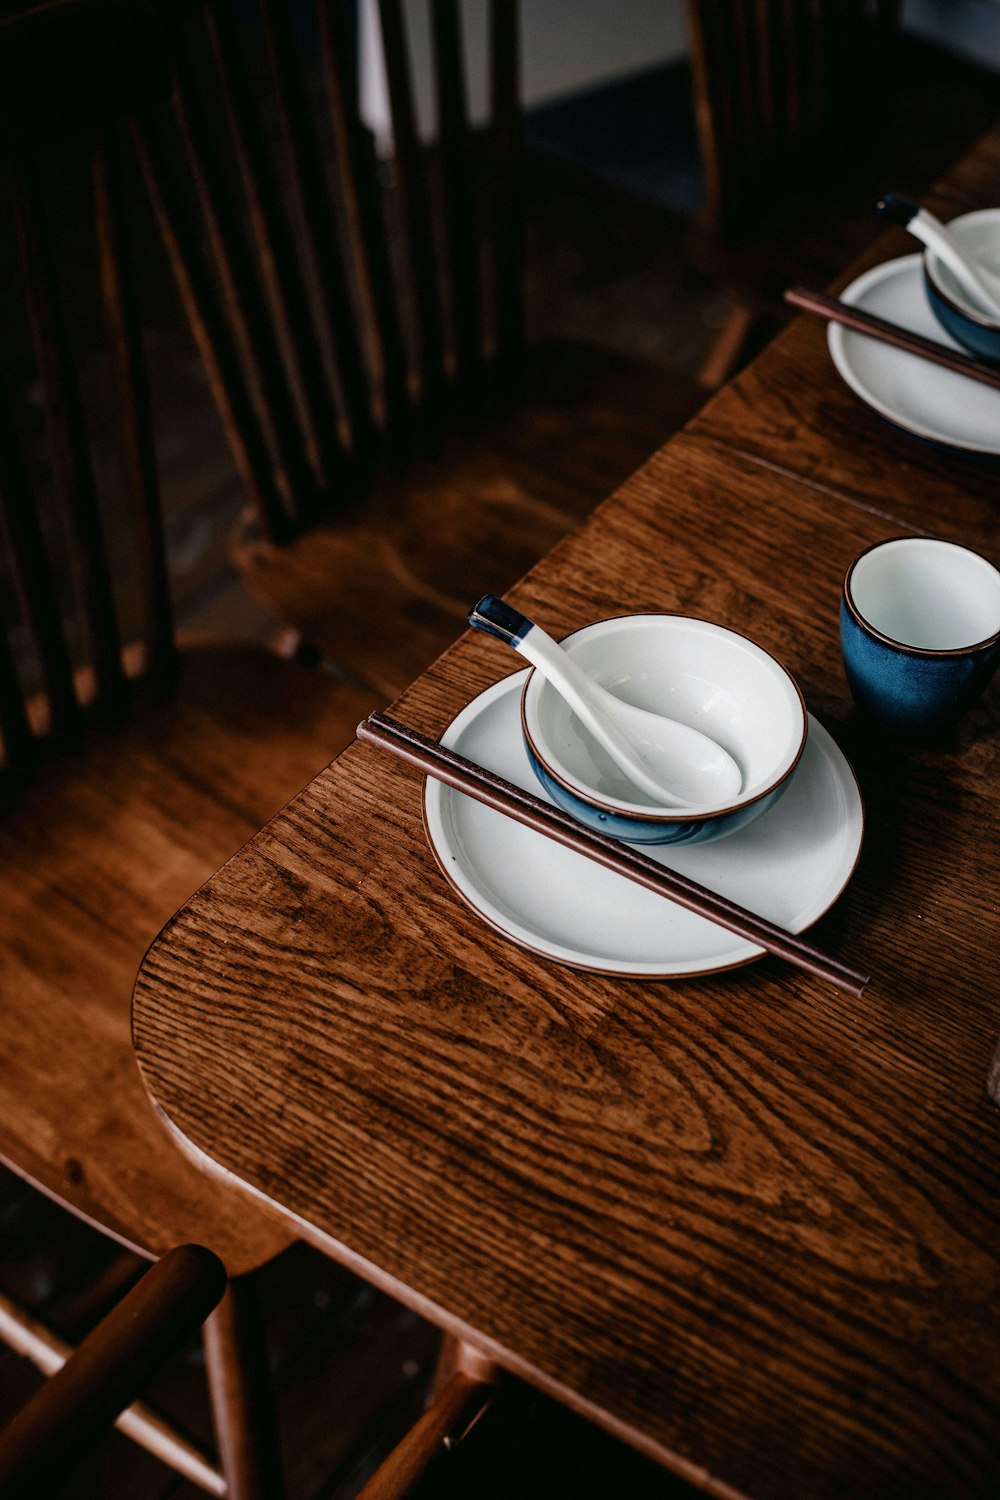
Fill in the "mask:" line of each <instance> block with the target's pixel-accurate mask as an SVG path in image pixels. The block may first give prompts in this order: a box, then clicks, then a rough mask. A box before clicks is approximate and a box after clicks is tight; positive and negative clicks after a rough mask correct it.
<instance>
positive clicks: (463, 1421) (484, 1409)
mask: <svg viewBox="0 0 1000 1500" xmlns="http://www.w3.org/2000/svg"><path fill="white" fill-rule="evenodd" d="M698 1493H700V1491H696V1490H695V1489H693V1488H692V1486H691V1485H689V1484H688V1483H687V1482H686V1481H684V1480H683V1479H681V1478H679V1477H677V1476H676V1475H673V1474H670V1473H668V1472H667V1471H666V1470H664V1469H662V1468H661V1467H660V1466H659V1465H658V1464H655V1463H653V1462H652V1460H650V1459H647V1458H644V1457H642V1456H641V1455H640V1454H638V1453H636V1452H635V1451H634V1450H632V1449H630V1448H628V1447H627V1446H626V1445H625V1444H624V1443H622V1442H620V1441H619V1440H618V1439H616V1438H613V1437H611V1436H610V1434H608V1433H606V1432H602V1431H600V1430H599V1429H597V1428H596V1427H595V1426H593V1425H592V1424H591V1423H590V1422H587V1421H586V1420H585V1419H584V1418H583V1417H580V1416H578V1415H576V1414H575V1413H573V1412H571V1411H569V1410H567V1409H566V1408H565V1407H562V1406H560V1405H558V1404H557V1403H556V1402H554V1401H552V1400H550V1399H548V1398H546V1397H543V1396H541V1395H540V1394H539V1393H537V1392H535V1391H532V1390H531V1389H530V1388H529V1387H527V1386H525V1385H522V1384H521V1383H520V1382H517V1381H514V1380H510V1379H508V1378H506V1377H504V1376H503V1375H502V1373H501V1372H499V1371H498V1370H496V1369H493V1368H491V1367H490V1366H489V1365H488V1363H486V1362H484V1361H482V1360H477V1359H476V1358H475V1357H474V1356H473V1355H472V1353H471V1351H467V1357H466V1361H465V1364H464V1367H463V1366H461V1365H460V1367H459V1368H458V1369H456V1370H455V1371H454V1372H453V1373H452V1375H451V1376H450V1378H449V1379H448V1380H447V1381H446V1382H445V1383H444V1384H443V1385H442V1386H441V1388H440V1390H439V1391H438V1393H437V1395H436V1397H435V1399H434V1400H433V1401H432V1402H431V1404H430V1405H429V1406H428V1408H427V1410H426V1412H425V1413H424V1415H423V1416H422V1418H421V1419H420V1420H419V1421H418V1422H417V1423H415V1425H414V1426H413V1427H412V1428H411V1429H410V1431H409V1432H408V1433H407V1434H406V1435H405V1437H404V1438H403V1439H402V1440H401V1441H400V1442H399V1443H398V1444H397V1446H396V1448H395V1449H394V1450H393V1451H392V1453H390V1455H389V1456H388V1458H386V1459H385V1460H384V1462H383V1463H382V1464H380V1465H379V1467H378V1469H377V1470H376V1471H375V1473H374V1474H372V1475H371V1477H370V1478H369V1479H368V1480H367V1481H366V1483H365V1484H364V1485H363V1486H362V1488H361V1489H360V1490H359V1491H358V1494H357V1497H356V1500H468V1497H471V1496H474V1497H475V1500H509V1497H511V1496H514V1495H516V1496H517V1497H518V1500H549V1497H551V1496H553V1495H609V1496H610V1495H615V1496H617V1495H622V1496H628V1497H629V1500H695V1497H696V1494H698Z"/></svg>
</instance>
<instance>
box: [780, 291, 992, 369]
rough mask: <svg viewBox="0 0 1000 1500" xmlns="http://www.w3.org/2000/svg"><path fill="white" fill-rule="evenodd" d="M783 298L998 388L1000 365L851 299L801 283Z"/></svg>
mask: <svg viewBox="0 0 1000 1500" xmlns="http://www.w3.org/2000/svg"><path fill="white" fill-rule="evenodd" d="M785 301H786V302H788V303H790V304H791V306H792V307H797V308H799V309H800V310H801V311H802V312H808V313H815V314H816V315H817V317H820V318H827V319H828V320H829V321H830V322H831V323H842V324H843V326H844V327H845V328H850V329H852V330H853V331H854V332H855V333H865V334H867V335H868V336H869V338H873V339H878V340H879V341H880V342H881V343H883V344H891V345H892V346H893V347H894V348H896V349H903V350H905V352H906V353H907V354H916V355H919V356H920V358H921V359H929V360H931V361H932V362H933V363H934V364H936V365H942V366H943V367H944V368H945V369H946V370H954V371H955V373H956V374H958V375H967V376H968V377H969V379H970V380H978V381H980V382H981V383H982V384H983V385H990V386H992V387H993V389H994V390H997V391H1000V369H996V368H994V367H993V366H992V365H988V364H985V363H984V362H983V361H982V360H979V359H973V358H972V356H971V355H970V354H959V353H958V351H957V350H956V349H946V348H945V346H944V344H939V343H938V342H937V340H936V339H927V338H924V336H923V334H920V333H911V332H910V330H909V329H908V328H900V326H899V324H898V323H890V322H889V321H888V319H887V318H880V317H878V316H877V315H876V314H875V313H870V312H863V311H862V310H861V308H860V307H852V306H851V305H850V303H848V302H840V301H838V299H837V298H836V297H828V296H826V294H825V293H824V292H811V291H809V290H808V289H807V288H806V287H803V286H793V287H789V289H788V291H787V292H786V293H785Z"/></svg>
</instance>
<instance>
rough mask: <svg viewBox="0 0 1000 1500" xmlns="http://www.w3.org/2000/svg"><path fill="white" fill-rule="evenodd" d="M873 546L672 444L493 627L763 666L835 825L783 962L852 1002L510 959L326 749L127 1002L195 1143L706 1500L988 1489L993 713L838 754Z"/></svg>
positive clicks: (429, 706) (998, 1448)
mask: <svg viewBox="0 0 1000 1500" xmlns="http://www.w3.org/2000/svg"><path fill="white" fill-rule="evenodd" d="M750 517H752V518H753V520H752V524H750V523H749V519H748V518H750ZM895 530H896V524H895V521H894V520H890V519H887V518H885V517H883V516H879V515H877V514H874V513H873V512H872V511H871V510H869V509H866V508H864V507H861V506H858V505H855V504H842V505H840V506H839V507H838V506H832V505H831V504H830V503H829V500H828V498H827V497H826V496H825V495H824V494H822V493H820V492H819V491H817V490H816V489H815V488H814V487H812V486H810V485H808V484H805V483H803V482H801V481H799V480H797V479H794V478H792V477H789V476H783V475H779V474H777V473H775V472H774V471H773V470H771V469H769V468H765V467H763V466H762V465H760V464H759V463H756V462H755V461H753V460H752V459H747V458H744V457H742V456H740V455H738V454H725V453H724V452H722V451H720V450H719V449H718V448H717V447H716V446H715V445H714V444H711V443H708V442H706V441H704V440H702V439H699V438H697V437H691V436H682V437H679V438H677V439H675V440H674V441H672V442H671V443H670V444H669V445H668V446H667V447H666V448H665V449H664V450H662V451H661V452H660V453H659V454H657V455H656V456H655V458H654V459H653V460H652V461H651V462H650V463H649V464H648V465H647V466H646V467H645V468H644V469H643V470H641V471H640V472H639V473H637V474H636V475H635V476H634V477H633V478H632V479H631V480H630V481H629V482H628V483H627V484H626V486H625V487H624V489H623V490H622V491H621V492H620V493H619V494H618V495H617V496H616V497H613V498H612V499H611V500H610V501H608V502H607V503H606V504H605V505H604V506H603V507H602V508H601V509H600V510H599V511H598V512H597V514H596V515H595V517H594V518H593V519H592V520H591V521H590V522H589V523H588V524H586V525H585V526H583V527H582V528H580V529H579V530H578V531H577V532H576V533H574V534H573V535H572V537H570V538H568V539H567V540H566V541H565V542H563V543H562V544H561V545H560V546H559V547H557V548H556V549H555V550H554V552H553V553H552V554H550V556H549V557H548V559H547V560H546V561H545V562H544V563H542V564H540V565H539V567H538V568H536V569H535V570H534V571H533V573H531V574H529V575H528V577H527V578H526V580H525V581H524V583H523V585H522V586H521V587H520V588H519V589H517V590H516V591H515V593H514V594H513V596H512V597H513V600H514V602H515V603H516V604H517V605H518V607H520V608H522V609H525V610H526V611H527V612H528V613H532V612H534V613H535V615H536V616H537V618H539V619H541V620H543V621H544V622H545V623H546V624H547V625H548V626H550V627H551V628H552V629H553V630H554V631H555V632H556V633H557V634H559V633H561V632H563V631H565V630H569V629H572V628H574V627H575V626H578V625H581V624H583V623H584V622H585V621H587V620H589V619H593V618H595V617H598V616H600V615H602V614H609V613H615V612H623V611H632V610H636V611H640V610H657V609H667V610H684V611H691V612H694V613H698V614H701V615H705V616H707V617H709V618H712V619H715V620H719V621H721V622H722V623H724V624H730V625H734V626H737V627H739V628H740V629H742V630H744V631H746V632H748V633H749V634H751V635H752V636H754V637H755V638H757V639H758V640H760V641H761V643H762V644H763V645H765V646H766V647H768V648H769V649H770V650H772V651H774V652H775V653H776V654H777V655H779V656H780V657H781V658H782V659H783V660H784V661H785V662H786V663H787V665H788V666H789V667H790V668H791V670H792V671H793V672H794V673H795V675H796V676H797V678H798V680H799V682H800V684H801V686H802V688H803V691H804V693H805V696H806V700H807V702H808V703H809V705H810V707H811V709H812V710H813V712H814V713H816V714H817V715H818V716H819V718H820V719H821V720H823V721H824V722H825V723H826V724H827V726H828V727H829V728H830V729H831V730H832V731H833V733H834V735H835V737H836V738H837V739H838V740H839V741H840V742H841V744H842V745H843V746H844V748H845V749H846V751H847V753H848V755H849V757H850V758H851V759H852V761H853V763H854V765H855V768H856V770H857V772H858V774H859V779H860V781H861V785H862V790H863V793H864V796H865V799H866V803H867V808H868V832H867V838H866V844H865V849H864V853H863V856H862V859H861V862H860V865H859V868H858V870H857V872H856V875H855V877H854V879H853V880H852V882H851V884H850V886H849V887H848V890H847V892H846V894H845V895H844V897H843V898H842V899H841V901H840V902H839V903H838V905H837V906H836V907H835V908H834V910H833V912H832V913H831V914H830V915H829V916H828V917H827V918H826V919H824V921H823V923H822V924H820V928H818V929H817V933H822V936H823V940H824V942H825V944H826V945H827V946H828V947H829V948H831V949H832V950H833V951H838V952H839V953H840V955H841V956H842V957H844V958H845V959H849V960H851V961H857V962H861V963H864V962H870V963H871V965H872V966H873V967H874V968H875V970H876V976H875V978H874V980H873V982H872V984H871V986H870V987H869V989H868V990H867V991H866V992H865V995H864V996H863V997H862V999H861V1000H860V1001H845V1000H844V999H843V998H842V997H839V996H836V995H834V994H833V993H832V992H831V991H829V990H826V989H824V987H823V986H821V985H820V984H819V983H818V982H816V981H813V980H811V979H809V978H807V977H804V976H801V975H793V974H791V973H790V972H789V971H787V970H785V969H783V968H781V966H779V965H778V964H776V963H774V962H773V961H770V960H765V961H762V962H761V963H759V964H757V965H755V966H753V967H752V968H751V969H749V970H745V971H743V972H736V973H732V974H724V975H719V976H717V977H714V978H706V979H700V980H697V981H694V982H687V983H676V984H663V983H648V982H632V981H618V980H610V979H603V978H600V977H596V976H593V975H583V974H578V973H574V972H573V971H571V970H569V969H565V968H560V967H558V966H555V965H553V964H551V963H549V962H547V961H545V960H543V959H540V958H537V957H534V956H532V955H531V954H528V953H526V952H522V951H521V950H519V949H517V948H515V947H514V946H513V945H511V944H510V943H508V942H505V941H504V940H503V939H501V938H499V937H497V936H495V935H493V934H491V933H490V932H489V931H487V930H486V929H485V928H484V927H483V926H482V924H481V923H480V922H479V920H478V919H477V918H476V917H475V916H474V914H473V913H472V912H470V911H468V910H466V908H465V907H464V906H462V905H460V904H459V903H458V901H457V900H456V898H455V897H454V896H453V894H452V892H451V890H450V889H449V887H448V886H447V885H446V884H445V882H444V881H443V880H442V878H441V877H440V875H439V874H438V872H437V870H436V867H435V864H434V861H433V858H432V856H431V853H430V851H429V849H428V848H427V845H426V841H425V839H424V835H423V830H422V824H421V816H420V787H419V784H418V783H417V781H416V780H415V779H413V778H411V777H410V776H409V775H407V774H405V773H404V774H401V773H400V772H398V771H397V770H396V769H395V768H394V767H393V766H387V765H386V764H384V762H383V759H382V758H381V757H379V756H377V755H376V754H375V753H374V752H372V751H371V750H369V749H366V748H363V747H361V746H358V745H355V746H354V747H352V748H351V749H350V750H349V751H347V752H346V753H345V755H344V756H342V757H341V758H340V759H339V760H338V761H337V762H335V763H334V764H333V765H332V766H330V767H329V768H328V769H327V770H326V771H325V772H324V773H323V774H322V775H320V776H319V777H318V778H317V779H316V780H315V781H313V782H312V783H311V785H310V786H309V787H308V788H307V789H306V790H305V791H304V792H303V793H302V794H301V795H300V796H299V797H298V798H296V799H295V800H294V801H293V802H292V803H291V804H290V805H289V807H288V808H286V810H285V811H284V812H283V813H282V814H281V815H279V817H278V818H277V819H276V820H274V821H273V822H272V823H271V824H270V825H269V826H268V827H267V828H266V829H265V830H264V831H263V832H262V833H261V834H260V835H259V836H258V837H257V838H256V839H255V840H253V841H252V842H251V844H249V845H248V846H247V847H246V848H245V849H244V850H243V851H242V852H241V853H240V854H239V855H238V856H237V857H236V858H235V859H234V860H232V861H231V862H230V863H229V864H228V865H227V866H225V867H224V868H223V869H222V871H221V872H220V873H219V874H218V875H217V876H216V877H215V878H214V879H213V880H212V881H211V882H209V884H208V885H207V886H206V887H204V888H203V890H202V891H201V892H200V893H199V894H198V896H196V897H195V898H194V900H193V901H192V902H191V903H189V904H188V906H186V907H185V908H184V909H183V910H182V912H181V913H180V914H179V915H178V916H177V917H176V919H175V920H174V922H173V923H172V924H171V925H170V926H169V927H168V928H167V930H166V932H165V934H164V936H163V937H162V938H161V939H160V941H159V942H158V944H157V945H156V946H155V947H154V948H153V950H152V952H151V954H150V955H149V957H148V959H147V961H146V964H145V965H144V967H143V970H142V972H141V974H140V976H139V980H138V985H137V989H136V996H135V1015H134V1022H135V1039H136V1044H137V1048H138V1053H139V1058H140V1063H141V1066H142V1068H143V1071H144V1073H145V1076H146V1080H147V1083H148V1085H149V1087H150V1088H151V1090H152V1093H153V1095H154V1097H155V1098H156V1099H157V1100H158V1101H159V1102H160V1104H161V1105H162V1107H163V1108H164V1109H165V1110H166V1112H167V1113H168V1115H169V1116H170V1117H171V1119H172V1120H173V1121H174V1123H175V1125H176V1126H177V1127H178V1129H179V1130H180V1131H182V1132H183V1134H184V1135H185V1136H186V1137H188V1139H189V1140H190V1141H192V1142H193V1143H194V1145H195V1146H196V1147H198V1148H200V1149H202V1150H204V1151H206V1152H208V1153H209V1154H210V1155H211V1156H212V1157H214V1158H215V1160H216V1161H217V1162H219V1163H220V1164H221V1165H222V1166H223V1167H224V1168H225V1169H226V1170H227V1171H230V1172H235V1173H236V1174H237V1175H238V1176H239V1177H240V1178H242V1179H243V1180H244V1181H246V1182H248V1183H250V1184H251V1185H252V1186H253V1187H255V1188H256V1189H257V1190H258V1191H260V1192H263V1193H264V1194H266V1195H267V1196H269V1197H272V1198H274V1199H276V1200H278V1201H279V1202H281V1203H282V1204H283V1205H284V1206H285V1207H286V1208H288V1209H290V1210H291V1211H292V1212H293V1213H294V1214H296V1215H299V1216H301V1218H302V1219H303V1220H304V1221H306V1222H307V1223H308V1225H309V1226H311V1227H310V1233H311V1234H312V1235H313V1237H314V1238H315V1239H316V1240H317V1242H319V1243H321V1244H323V1245H324V1246H325V1247H326V1248H328V1249H330V1250H331V1251H332V1252H333V1253H339V1254H341V1255H342V1256H343V1257H345V1258H347V1259H349V1260H350V1262H351V1263H352V1264H355V1265H357V1266H360V1267H361V1268H363V1269H365V1270H366V1272H367V1274H369V1275H370V1276H372V1278H373V1279H375V1280H377V1281H382V1282H384V1283H385V1284H387V1285H393V1286H396V1287H397V1288H398V1287H403V1288H406V1289H408V1290H407V1291H406V1292H405V1294H404V1295H407V1296H408V1297H409V1298H410V1300H412V1301H413V1302H414V1303H415V1304H416V1305H419V1306H420V1307H422V1308H423V1309H424V1310H430V1311H432V1312H434V1313H435V1314H436V1316H438V1318H439V1320H440V1321H442V1322H443V1323H445V1324H446V1325H447V1326H451V1327H456V1328H460V1329H462V1330H464V1331H466V1332H468V1333H469V1334H470V1335H471V1336H472V1338H473V1341H478V1342H479V1344H480V1345H481V1346H482V1347H484V1348H486V1349H488V1350H491V1351H493V1352H495V1353H497V1354H498V1355H499V1356H500V1358H501V1360H502V1361H503V1362H504V1363H505V1364H507V1365H508V1366H509V1367H510V1368H513V1369H515V1370H517V1371H520V1372H521V1373H524V1374H528V1375H529V1376H531V1377H532V1378H533V1379H535V1380H536V1381H537V1382H538V1383H540V1384H541V1385H543V1386H545V1387H546V1388H548V1389H550V1390H552V1391H553V1392H555V1393H556V1394H561V1395H562V1396H563V1397H564V1398H565V1399H567V1400H570V1401H572V1402H573V1403H574V1404H576V1405H578V1406H579V1407H581V1408H582V1409H584V1410H586V1411H589V1412H590V1413H592V1414H594V1415H596V1416H598V1417H599V1418H600V1420H602V1421H604V1422H605V1424H606V1425H608V1426H610V1427H612V1428H613V1429H615V1430H617V1431H620V1432H623V1433H625V1434H626V1435H628V1436H629V1437H630V1438H631V1439H632V1440H633V1441H634V1442H636V1443H637V1445H639V1446H640V1447H642V1448H644V1449H645V1450H646V1451H648V1452H651V1453H653V1454H654V1455H656V1456H657V1457H659V1458H660V1459H661V1460H662V1461H664V1462H665V1463H667V1464H669V1465H671V1466H672V1467H674V1468H676V1469H678V1470H679V1471H680V1472H682V1473H685V1474H686V1475H687V1476H688V1477H690V1478H694V1479H696V1480H697V1481H698V1482H700V1483H702V1484H703V1485H704V1486H705V1488H706V1489H707V1490H708V1491H709V1492H710V1493H715V1494H720V1495H722V1494H733V1493H737V1494H746V1495H767V1496H776V1497H784V1496H789V1497H791V1496H793V1495H794V1496H801V1495H804V1494H808V1495H810V1496H817V1497H818V1496H826V1495H831V1496H832V1495H835V1494H842V1493H845V1492H847V1491H848V1490H850V1491H851V1493H853V1494H866V1495H873V1496H874V1495H878V1496H880V1497H886V1496H904V1495H905V1496H914V1495H917V1494H926V1495H932V1494H933V1495H935V1496H969V1495H980V1494H982V1495H985V1494H987V1493H992V1492H993V1487H994V1486H995V1484H996V1482H997V1479H998V1478H1000V1445H998V1438H1000V1420H998V1404H997V1403H998V1398H1000V1367H998V1362H997V1360H996V1358H995V1349H996V1338H997V1333H998V1326H997V1325H998V1314H997V1310H996V1309H997V1302H996V1294H997V1291H998V1282H1000V1235H998V1223H997V1219H998V1210H997V1199H996V1192H995V1184H996V1171H997V1167H998V1165H1000V1131H998V1121H997V1117H996V1113H995V1108H994V1106H993V1105H992V1104H991V1103H990V1101H989V1099H988V1098H987V1097H986V1094H985V1090H984V1080H985V1077H986V1072H987V1069H988V1066H989V1060H990V1056H991V1053H992V1050H993V1046H994V1043H995V1038H996V1034H997V1031H998V1028H1000V1006H998V1004H997V1001H996V997H995V990H994V986H993V984H992V979H991V972H992V964H991V963H990V962H989V957H990V956H991V955H992V954H993V952H994V950H995V910H994V892H995V887H996V876H997V867H998V863H1000V860H998V840H997V833H996V819H995V786H996V782H997V770H998V767H997V758H998V757H997V740H996V719H997V704H998V699H997V693H996V691H995V690H994V691H993V692H992V693H991V694H989V695H988V696H987V698H986V699H985V700H984V701H983V703H981V704H980V706H979V707H978V708H977V709H976V710H975V711H974V712H973V713H972V714H971V715H970V716H969V717H968V718H967V719H966V720H965V721H964V723H963V725H962V727H961V729H960V730H959V731H958V733H957V734H956V736H955V738H954V741H953V742H952V743H951V744H948V745H943V746H938V747H935V748H933V749H925V750H905V751H904V750H900V749H897V748H894V747H893V746H892V745H891V744H889V743H887V742H876V741H875V740H874V739H873V738H872V737H871V735H870V734H869V733H868V732H867V731H866V730H865V729H864V727H863V726H862V725H861V724H860V723H859V722H858V721H857V718H856V716H855V714H854V711H853V710H852V708H851V707H850V703H849V699H848V694H847V690H846V686H845V684H844V680H843V676H842V669H841V665H840V658H839V646H838V642H837V626H836V616H837V600H838V595H839V588H840V580H841V578H842V575H843V572H844V569H845V566H846V564H847V562H848V561H849V560H850V559H851V558H852V557H853V556H854V555H855V554H856V553H857V552H858V551H860V550H861V548H863V547H865V546H867V545H869V544H870V543H871V542H874V541H876V540H878V539H879V538H880V537H883V536H886V535H891V534H892V533H893V532H894V531H895ZM509 665H510V661H509V657H508V656H507V655H506V654H505V652H504V651H503V649H502V648H500V647H499V646H497V647H496V648H494V646H493V645H492V643H490V642H489V641H483V640H481V639H479V638H478V637H477V638H476V639H472V638H471V637H468V636H467V637H466V638H465V639H463V640H462V641H461V642H459V643H458V644H457V645H456V646H455V647H454V648H453V649H452V650H451V651H450V652H448V653H447V654H446V655H445V656H444V657H443V658H442V659H441V660H440V661H439V662H438V663H437V664H436V665H435V666H434V667H433V668H432V669H431V671H430V672H428V673H427V674H426V675H425V676H424V677H423V678H422V679H421V680H420V681H419V682H418V683H417V684H415V685H414V687H413V688H411V689H410V690H409V691H408V692H407V693H406V694H404V695H403V697H402V699H401V700H400V701H399V702H398V703H397V705H396V708H395V710H394V712H395V713H396V715H397V716H398V717H400V718H402V719H405V720H408V721H409V722H411V723H413V724H415V725H416V726H417V727H418V728H420V729H422V730H424V731H425V732H428V733H432V734H438V733H440V732H441V730H443V728H444V727H445V725H446V724H447V722H448V721H449V720H450V718H451V717H452V716H453V715H454V714H455V713H456V712H457V711H458V709H459V708H460V707H461V706H462V705H463V704H464V703H465V702H466V701H468V699H469V698H470V697H471V696H472V694H473V693H474V692H476V691H478V690H479V689H481V688H483V687H485V686H486V685H488V683H490V682H492V681H494V680H496V679H497V678H498V677H500V676H502V675H504V674H505V673H506V672H507V670H508V668H509Z"/></svg>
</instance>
